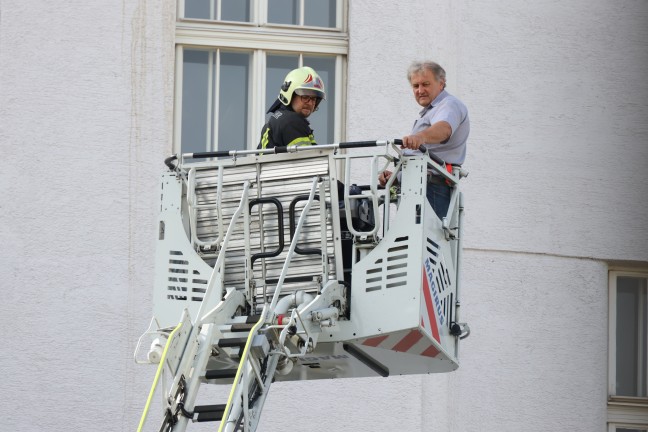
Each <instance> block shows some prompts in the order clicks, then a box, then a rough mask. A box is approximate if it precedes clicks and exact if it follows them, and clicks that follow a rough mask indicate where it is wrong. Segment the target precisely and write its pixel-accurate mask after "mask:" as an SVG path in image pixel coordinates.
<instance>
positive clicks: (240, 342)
mask: <svg viewBox="0 0 648 432" xmlns="http://www.w3.org/2000/svg"><path fill="white" fill-rule="evenodd" d="M246 343H247V338H246V337H241V338H226V339H221V340H219V341H218V346H219V347H221V348H235V347H243V346H245V344H246Z"/></svg>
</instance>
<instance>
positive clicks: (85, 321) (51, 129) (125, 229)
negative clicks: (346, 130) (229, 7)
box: [0, 0, 175, 432]
mask: <svg viewBox="0 0 648 432" xmlns="http://www.w3.org/2000/svg"><path fill="white" fill-rule="evenodd" d="M173 3H174V2H172V1H171V2H169V1H165V2H155V4H153V3H151V2H145V1H136V2H128V1H123V2H121V1H110V2H85V1H78V0H73V1H69V2H64V3H61V2H58V3H56V2H47V1H37V0H34V1H28V2H22V1H7V0H3V1H2V2H1V3H0V146H1V152H2V155H3V166H4V167H5V168H4V174H3V175H2V178H1V179H0V189H1V190H2V193H1V196H2V199H1V200H0V238H1V242H0V243H1V244H2V252H1V254H2V259H1V261H0V274H2V278H1V279H2V280H1V282H0V286H1V287H2V290H1V292H2V296H3V300H2V302H1V304H0V316H2V320H3V332H4V333H5V341H4V343H3V346H2V353H1V354H0V375H1V376H2V380H3V384H2V388H3V394H4V396H3V398H2V399H3V403H2V408H0V416H1V417H2V419H3V420H2V426H0V429H1V430H4V431H16V432H23V431H24V432H27V431H32V432H33V431H45V430H48V431H64V430H79V431H81V430H83V431H101V430H103V431H115V430H123V431H130V430H134V429H135V427H136V421H137V420H136V419H137V418H138V416H139V414H140V412H141V411H140V405H141V403H142V402H141V401H142V400H143V399H145V395H146V393H147V391H148V390H147V389H148V386H149V385H150V376H148V374H147V373H143V370H142V369H141V368H140V367H137V366H136V365H135V364H134V362H133V360H132V353H133V350H134V346H135V342H136V341H137V338H138V336H139V334H141V333H142V332H143V331H144V330H145V329H146V326H147V325H148V320H149V319H150V314H151V305H150V295H151V287H152V283H151V281H152V278H153V268H152V264H153V255H152V250H153V248H154V239H155V232H156V231H155V229H156V228H155V220H156V208H157V207H158V206H159V204H158V202H157V201H158V200H157V191H158V187H159V185H158V178H159V174H160V172H161V169H162V168H163V164H162V160H163V158H164V156H165V155H167V154H168V153H169V152H170V135H171V123H172V122H171V113H172V99H171V97H172V94H173V92H172V88H173V81H172V71H173V26H174V19H175V14H174V5H173Z"/></svg>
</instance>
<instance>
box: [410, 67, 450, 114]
mask: <svg viewBox="0 0 648 432" xmlns="http://www.w3.org/2000/svg"><path fill="white" fill-rule="evenodd" d="M410 84H411V85H412V91H413V92H414V98H415V99H416V102H418V104H419V105H421V106H422V107H425V106H428V105H429V104H430V103H431V102H432V101H433V100H434V99H435V98H436V97H437V96H439V93H441V92H442V91H443V81H439V80H437V79H436V77H435V76H434V74H433V73H432V72H430V71H429V70H427V69H424V70H422V71H421V72H417V73H413V74H412V77H411V78H410Z"/></svg>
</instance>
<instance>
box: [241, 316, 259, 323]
mask: <svg viewBox="0 0 648 432" xmlns="http://www.w3.org/2000/svg"><path fill="white" fill-rule="evenodd" d="M260 319H261V315H250V316H248V317H247V319H246V320H245V323H246V324H256V323H257V322H259V320H260Z"/></svg>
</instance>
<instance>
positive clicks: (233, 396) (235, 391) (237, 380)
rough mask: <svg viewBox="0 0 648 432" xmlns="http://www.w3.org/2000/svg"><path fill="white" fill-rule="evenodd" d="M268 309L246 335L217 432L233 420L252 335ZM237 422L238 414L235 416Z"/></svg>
mask: <svg viewBox="0 0 648 432" xmlns="http://www.w3.org/2000/svg"><path fill="white" fill-rule="evenodd" d="M269 310H270V309H269V307H268V305H267V304H266V306H265V307H264V308H263V311H262V312H261V317H260V319H259V321H257V322H256V324H254V326H253V327H252V329H251V330H250V333H249V334H248V338H247V341H246V343H245V347H244V348H243V354H241V358H240V361H239V366H238V368H237V370H236V375H235V376H234V382H233V383H232V387H231V389H230V394H229V397H228V399H227V404H226V405H225V410H224V411H223V417H222V420H221V424H220V426H219V428H218V432H222V431H224V430H225V429H224V428H225V425H226V424H229V423H231V422H232V421H234V420H230V417H231V413H232V408H233V403H234V401H235V400H238V399H239V398H240V397H241V393H242V388H241V387H240V385H241V382H242V378H243V374H244V372H245V370H244V369H245V367H246V365H247V362H248V361H249V360H248V358H249V356H250V347H251V345H252V340H253V339H254V335H256V334H257V333H258V332H259V329H260V328H261V327H262V326H263V325H264V324H265V320H266V317H267V316H268V315H269V312H268V311H269ZM236 417H237V419H236V421H238V414H237V415H236Z"/></svg>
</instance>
